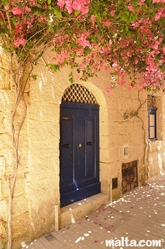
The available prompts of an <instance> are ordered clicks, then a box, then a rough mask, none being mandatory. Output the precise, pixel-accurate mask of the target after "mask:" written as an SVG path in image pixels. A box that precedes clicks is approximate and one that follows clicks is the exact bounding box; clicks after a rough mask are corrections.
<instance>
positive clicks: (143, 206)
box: [25, 176, 165, 249]
mask: <svg viewBox="0 0 165 249" xmlns="http://www.w3.org/2000/svg"><path fill="white" fill-rule="evenodd" d="M124 238H125V241H123V240H124ZM111 239H113V240H114V243H115V244H114V246H113V245H111V246H110V244H109V245H107V246H106V240H111ZM126 240H127V241H126ZM128 240H129V241H128ZM140 240H145V241H143V247H142V248H145V249H147V248H161V249H165V176H159V177H155V178H153V179H152V180H151V181H150V182H149V183H148V184H147V185H146V186H142V187H138V188H137V189H135V190H134V191H131V192H129V193H127V194H125V195H124V196H123V197H122V198H120V199H119V200H117V201H115V202H113V203H112V204H110V205H107V206H106V207H104V208H101V209H100V210H98V211H96V212H94V213H92V214H91V215H89V216H88V217H86V218H83V219H81V220H79V221H76V223H74V224H71V225H70V226H68V227H66V228H63V229H61V230H60V231H58V232H56V231H54V232H52V233H51V234H49V235H47V236H44V237H42V238H39V239H37V240H35V241H33V242H32V243H31V244H29V245H28V246H26V247H25V248H29V249H65V248H69V249H78V248H87V249H93V248H100V249H102V248H120V249H125V248H139V247H140V246H139V247H136V246H135V242H137V243H138V242H139V241H140ZM152 240H161V246H160V247H157V246H156V245H155V246H151V244H152V243H153V242H152ZM122 243H124V244H122ZM129 243H132V244H131V245H130V244H129ZM144 243H146V245H145V244H144ZM127 245H130V246H127ZM152 245H153V244H152Z"/></svg>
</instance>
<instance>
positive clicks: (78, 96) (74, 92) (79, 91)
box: [62, 84, 97, 104]
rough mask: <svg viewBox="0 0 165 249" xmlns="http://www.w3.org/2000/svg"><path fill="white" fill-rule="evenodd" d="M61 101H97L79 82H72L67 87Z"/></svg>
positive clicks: (95, 102) (87, 102)
mask: <svg viewBox="0 0 165 249" xmlns="http://www.w3.org/2000/svg"><path fill="white" fill-rule="evenodd" d="M62 101H66V102H77V103H86V104H97V101H96V99H95V97H94V96H93V94H92V93H90V92H89V91H88V89H86V88H85V87H83V86H81V85H79V84H73V85H71V86H70V87H68V88H67V89H66V90H65V92H64V95H63V97H62Z"/></svg>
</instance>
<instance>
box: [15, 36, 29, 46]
mask: <svg viewBox="0 0 165 249" xmlns="http://www.w3.org/2000/svg"><path fill="white" fill-rule="evenodd" d="M26 42H27V40H25V39H24V38H23V37H21V38H20V37H16V38H15V39H14V47H15V48H17V47H19V46H24V45H25V44H26Z"/></svg>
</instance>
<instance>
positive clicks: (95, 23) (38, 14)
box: [0, 0, 165, 249]
mask: <svg viewBox="0 0 165 249" xmlns="http://www.w3.org/2000/svg"><path fill="white" fill-rule="evenodd" d="M164 23H165V0H100V1H98V0H1V3H0V45H1V48H2V49H1V51H2V52H1V53H0V56H3V53H4V52H5V53H7V54H8V56H9V58H10V63H9V73H10V76H11V79H12V82H13V84H14V89H15V93H16V101H15V106H14V109H13V115H12V134H13V147H14V151H15V158H16V160H15V161H16V162H15V166H14V168H13V172H12V174H11V175H10V176H9V178H8V180H9V215H8V249H10V248H11V241H12V234H11V214H12V200H13V197H14V188H15V182H16V176H17V170H18V167H19V160H20V156H19V136H20V131H21V128H22V125H23V123H24V120H25V117H26V109H27V107H26V101H25V99H24V92H25V90H26V87H27V84H28V81H29V79H33V80H35V78H36V76H35V75H34V74H33V68H34V67H35V66H36V65H37V62H38V60H39V58H40V57H41V56H42V55H43V53H44V52H45V51H46V50H47V49H48V48H49V49H51V50H52V57H51V58H50V61H49V62H48V63H47V64H46V65H45V66H46V67H47V68H48V70H52V71H55V72H56V71H58V70H60V68H61V67H64V66H65V65H69V66H70V67H71V71H70V72H71V73H70V74H69V76H68V77H69V80H70V81H71V82H73V81H74V78H73V74H72V69H75V70H76V72H77V74H79V76H80V79H82V80H86V79H87V78H88V77H92V76H93V75H95V74H97V72H98V71H99V70H100V69H102V68H104V69H107V68H111V70H110V72H111V73H110V78H111V79H115V82H117V83H119V84H122V85H125V84H127V81H126V77H128V75H129V76H130V79H131V80H130V83H129V84H128V87H129V88H132V87H136V86H137V87H138V88H139V87H140V89H145V90H148V91H151V90H152V91H158V90H163V91H164V90H165V37H164V36H165V25H164ZM110 90H111V86H110V87H109V88H108V89H107V91H108V92H109V91H110ZM20 105H21V106H22V107H24V113H23V115H22V119H21V120H20V119H19V125H18V122H16V118H17V112H18V108H19V106H20Z"/></svg>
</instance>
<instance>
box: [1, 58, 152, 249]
mask: <svg viewBox="0 0 165 249" xmlns="http://www.w3.org/2000/svg"><path fill="white" fill-rule="evenodd" d="M49 58H50V55H49V54H46V55H45V56H44V60H42V59H41V60H40V61H39V63H38V64H37V65H36V66H35V68H34V72H33V74H36V75H37V80H31V81H30V84H29V91H27V92H26V94H25V98H26V103H27V115H26V120H25V123H24V126H23V128H22V131H21V136H20V147H19V153H20V157H21V161H20V167H19V170H18V177H17V183H16V189H15V195H14V205H13V216H12V233H13V239H14V243H13V249H18V248H20V244H21V242H22V241H25V242H29V241H31V240H33V239H34V238H37V237H39V236H41V235H43V234H46V233H49V232H50V231H52V230H54V228H55V223H58V220H59V219H60V185H59V184H60V183H59V179H60V178H59V176H60V163H59V156H60V153H59V142H60V103H61V99H62V96H63V93H64V91H65V89H66V88H67V87H69V86H70V82H69V81H68V74H69V72H70V70H69V69H68V68H67V67H65V68H63V69H61V71H60V72H58V73H52V72H50V71H48V70H47V69H46V68H45V61H48V60H49ZM5 75H6V74H5ZM2 76H3V75H2ZM76 83H78V84H81V85H83V86H84V87H86V88H87V89H88V90H89V91H90V92H91V93H92V94H93V95H94V96H95V98H96V100H97V102H98V104H99V106H100V124H99V126H100V127H99V129H100V182H101V192H102V193H104V194H108V195H109V197H110V199H109V201H110V200H111V199H116V198H118V197H120V196H121V195H122V164H123V163H127V162H131V161H134V160H137V161H138V182H139V185H140V184H142V183H143V180H144V173H145V172H146V171H147V169H148V168H147V169H146V168H145V167H146V164H145V162H146V160H145V158H144V157H145V156H146V154H145V141H146V139H147V136H148V127H147V123H148V120H147V105H146V101H145V100H146V98H147V94H146V93H145V92H138V90H137V89H134V90H128V88H127V87H125V86H119V85H118V84H116V85H115V86H114V87H113V88H112V90H111V93H110V94H108V93H107V92H106V88H107V87H109V86H110V84H111V81H110V75H109V73H108V72H107V71H106V72H105V71H101V72H100V74H99V75H98V77H94V78H91V79H89V80H88V81H87V82H81V81H80V80H79V78H78V77H77V78H76ZM5 85H7V83H6V84H5ZM14 97H15V95H14V91H12V89H11V88H10V89H8V90H7V89H3V90H1V92H0V101H1V103H0V139H1V143H0V148H1V150H0V210H2V212H1V214H2V216H3V217H4V219H7V210H8V185H7V184H8V181H7V177H8V175H9V173H10V171H11V169H12V167H13V165H14V151H13V147H12V133H11V114H12V110H13V106H14ZM143 103H144V104H143ZM142 104H143V105H142ZM141 105H142V106H141ZM140 106H141V108H140V109H139V107H140ZM138 109H139V111H138V113H137V110H138ZM22 112H23V107H21V108H20V109H19V113H18V115H21V113H22ZM125 148H126V150H127V154H124V151H125ZM112 178H118V187H117V188H116V189H113V190H112ZM55 206H56V207H57V206H58V208H59V214H58V216H55Z"/></svg>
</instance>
